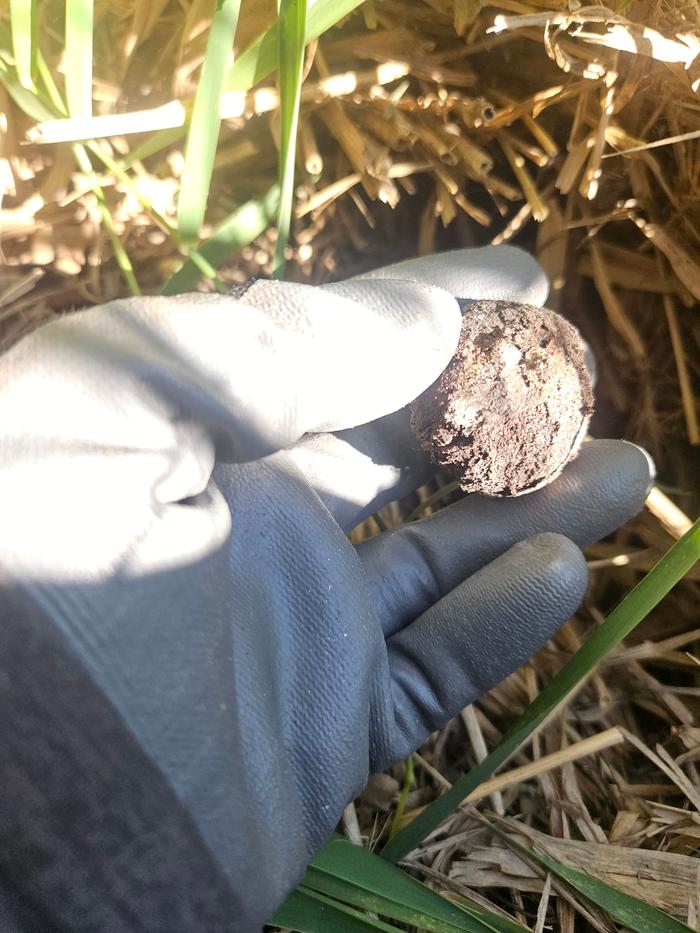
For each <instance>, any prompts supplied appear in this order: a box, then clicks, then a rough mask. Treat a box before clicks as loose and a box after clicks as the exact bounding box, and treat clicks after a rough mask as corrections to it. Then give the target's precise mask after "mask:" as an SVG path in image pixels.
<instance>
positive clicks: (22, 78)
mask: <svg viewBox="0 0 700 933" xmlns="http://www.w3.org/2000/svg"><path fill="white" fill-rule="evenodd" d="M10 26H11V28H12V50H13V53H14V57H15V67H16V69H17V77H18V78H19V83H20V84H21V85H22V87H25V88H27V89H28V90H33V89H34V79H35V76H36V51H37V44H36V38H37V35H36V34H37V29H36V0H10Z"/></svg>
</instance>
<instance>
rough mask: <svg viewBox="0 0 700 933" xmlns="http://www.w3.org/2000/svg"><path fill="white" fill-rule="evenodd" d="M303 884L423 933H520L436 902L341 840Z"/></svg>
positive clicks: (468, 908)
mask: <svg viewBox="0 0 700 933" xmlns="http://www.w3.org/2000/svg"><path fill="white" fill-rule="evenodd" d="M303 884H304V886H305V887H306V888H308V889H310V890H313V891H318V892H320V893H322V894H325V895H326V896H328V897H332V898H334V899H336V900H341V901H345V902H346V903H349V904H352V905H353V907H356V908H359V909H362V910H369V911H372V912H373V913H377V914H381V915H382V916H383V917H388V918H389V919H391V920H397V921H400V922H402V923H408V924H411V925H413V926H416V927H418V928H419V929H421V930H426V931H428V933H524V931H525V927H523V926H521V925H520V924H518V923H516V922H515V921H514V920H509V919H507V918H505V917H502V916H501V915H500V914H496V913H491V912H489V911H488V910H486V909H485V908H483V907H481V906H480V905H477V904H473V903H472V904H468V905H465V906H462V905H458V904H455V903H454V902H452V901H449V900H447V899H446V898H444V897H441V896H440V895H439V894H437V893H436V892H435V891H433V890H431V889H430V888H428V887H426V885H424V884H421V882H420V881H416V880H415V879H414V878H411V877H410V875H407V874H406V873H405V872H403V871H401V870H400V869H398V868H396V867H395V866H393V865H391V864H390V863H389V862H387V861H386V860H385V859H382V858H379V857H378V856H376V855H373V854H372V853H371V852H368V851H367V849H363V848H361V847H359V846H355V845H352V844H351V843H349V842H347V841H346V840H344V839H340V838H336V839H332V840H331V841H330V842H329V843H328V845H326V846H325V847H324V848H323V849H322V850H321V852H320V853H319V854H318V855H317V856H316V858H315V859H314V860H313V862H312V863H311V865H310V866H309V868H308V869H307V872H306V875H305V877H304V881H303Z"/></svg>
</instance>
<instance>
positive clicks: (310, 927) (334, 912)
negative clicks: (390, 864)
mask: <svg viewBox="0 0 700 933" xmlns="http://www.w3.org/2000/svg"><path fill="white" fill-rule="evenodd" d="M270 923H273V924H274V925H275V926H280V927H287V928H288V929H290V930H295V931H297V933H329V931H330V930H333V933H367V931H368V930H383V931H385V933H396V930H397V927H394V926H389V925H388V924H386V923H382V921H381V920H374V919H372V918H371V917H368V916H366V915H363V914H361V913H360V912H359V911H356V910H353V909H352V908H349V907H346V906H345V905H343V904H338V903H337V902H334V901H332V900H331V899H330V898H327V897H323V895H320V894H317V893H316V892H314V891H307V890H306V889H305V888H297V890H296V891H292V893H291V894H290V895H289V897H288V898H287V900H286V901H285V902H284V904H282V906H281V907H280V908H279V910H278V911H277V913H276V914H275V915H274V917H272V919H271V920H270Z"/></svg>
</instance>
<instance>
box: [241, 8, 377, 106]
mask: <svg viewBox="0 0 700 933" xmlns="http://www.w3.org/2000/svg"><path fill="white" fill-rule="evenodd" d="M362 2H363V0H316V3H314V4H313V5H311V6H309V9H308V14H307V17H306V42H311V40H312V39H317V38H318V37H319V36H321V35H323V33H324V32H327V31H328V30H329V29H331V27H333V26H335V24H336V23H338V22H339V21H340V20H341V19H343V17H345V16H347V15H348V14H349V13H352V11H353V10H356V9H357V7H358V6H360V4H361V3H362ZM277 29H278V26H277V23H275V24H274V25H273V26H271V27H270V28H269V29H268V30H266V31H265V32H264V33H263V34H262V35H261V36H258V38H257V39H255V41H254V42H252V43H251V44H250V45H249V46H248V48H247V49H246V50H245V51H244V52H243V53H242V54H241V55H239V56H238V58H237V59H236V61H235V62H234V63H233V67H232V68H231V70H230V71H229V73H228V76H227V78H226V84H225V87H226V90H227V91H249V90H250V89H251V88H252V87H253V86H254V85H255V84H257V83H258V81H262V79H263V78H267V76H268V75H270V74H272V72H273V71H274V70H275V68H276V67H277V55H278V52H277V43H278V38H277Z"/></svg>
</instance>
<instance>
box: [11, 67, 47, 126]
mask: <svg viewBox="0 0 700 933" xmlns="http://www.w3.org/2000/svg"><path fill="white" fill-rule="evenodd" d="M0 81H2V84H3V86H4V87H5V90H6V91H7V93H8V94H9V95H10V97H11V98H12V100H13V101H14V102H15V103H16V104H17V106H18V107H19V109H20V110H22V111H23V112H24V113H26V114H27V116H28V117H31V118H32V120H36V121H37V122H42V121H43V120H53V119H54V117H55V116H56V114H55V113H54V112H53V110H51V109H50V108H49V107H47V106H46V104H44V103H43V102H42V101H41V100H40V99H39V98H38V97H37V96H36V94H35V93H34V92H33V91H29V90H27V88H26V87H23V86H22V85H21V84H20V83H19V78H18V77H17V72H16V71H15V69H14V68H13V67H11V66H10V65H8V63H7V59H6V58H5V57H4V56H2V55H1V54H0Z"/></svg>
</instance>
